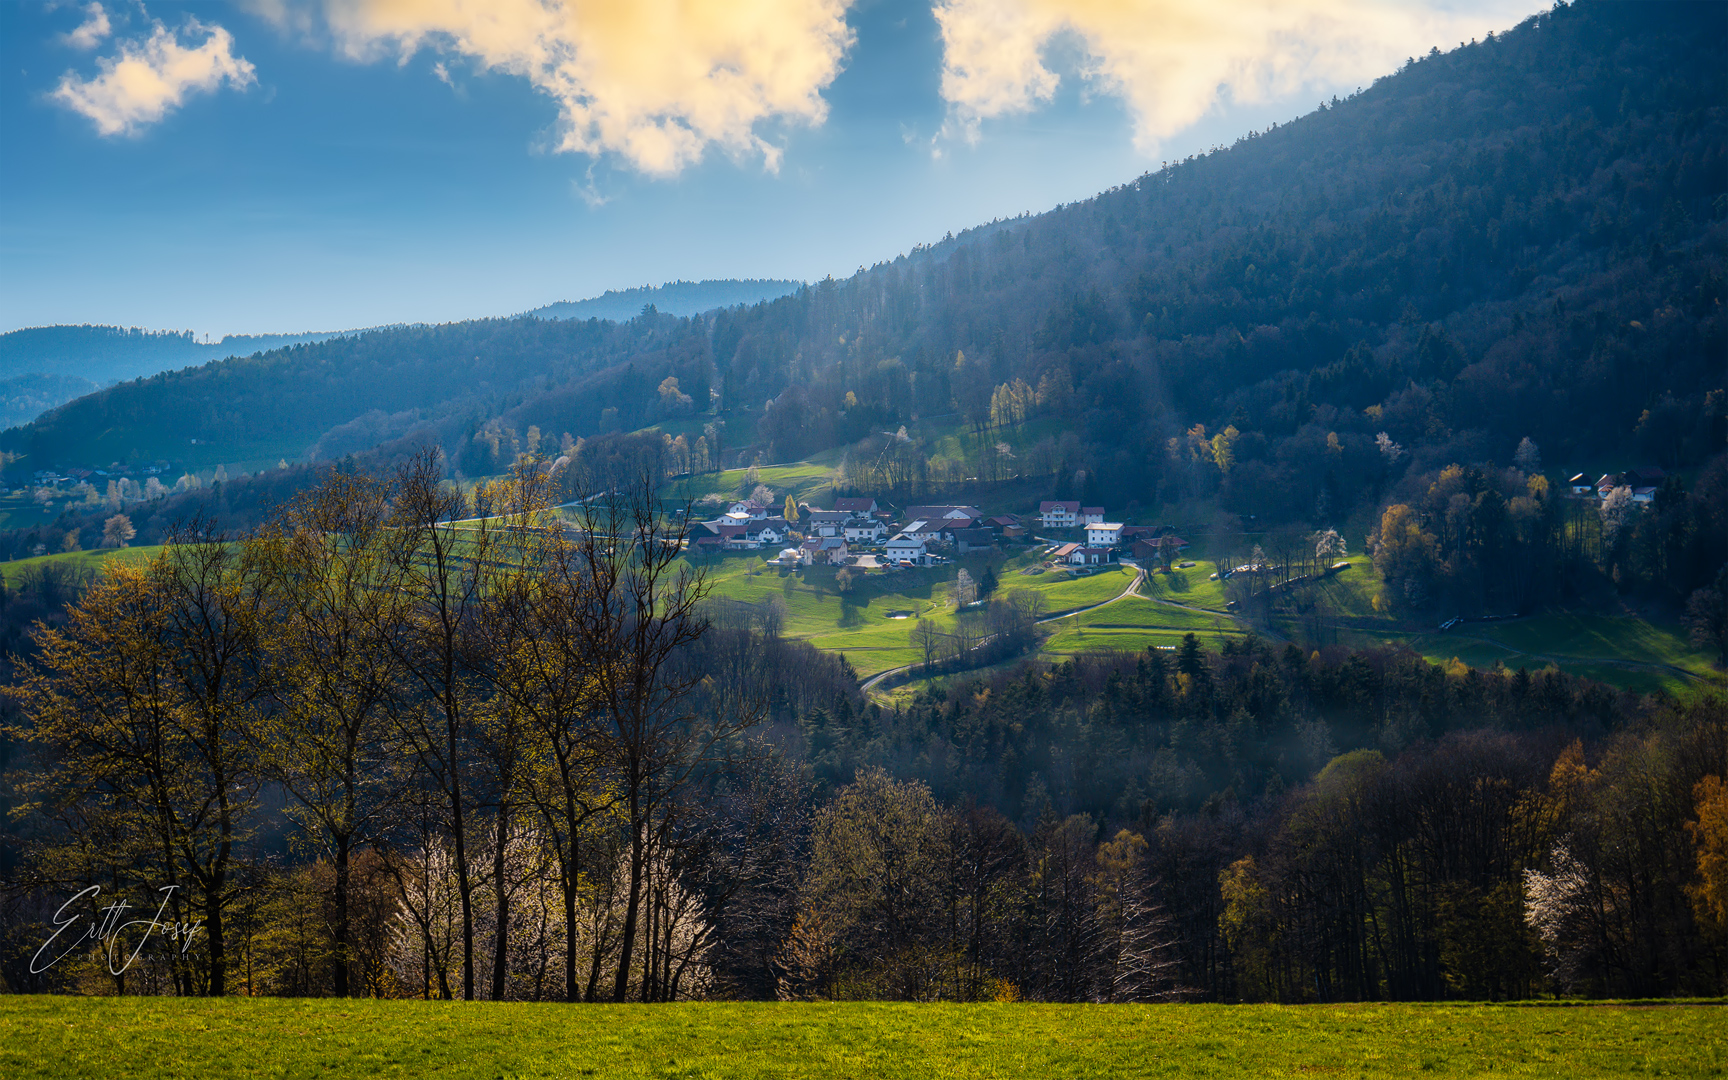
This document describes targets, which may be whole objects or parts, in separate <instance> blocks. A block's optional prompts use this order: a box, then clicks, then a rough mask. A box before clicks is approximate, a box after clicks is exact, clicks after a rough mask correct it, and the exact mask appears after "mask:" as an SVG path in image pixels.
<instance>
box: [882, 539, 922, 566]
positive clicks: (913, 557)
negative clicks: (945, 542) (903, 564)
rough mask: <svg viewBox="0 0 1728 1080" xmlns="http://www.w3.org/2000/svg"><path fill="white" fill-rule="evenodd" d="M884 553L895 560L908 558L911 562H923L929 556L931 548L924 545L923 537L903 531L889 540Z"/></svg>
mask: <svg viewBox="0 0 1728 1080" xmlns="http://www.w3.org/2000/svg"><path fill="white" fill-rule="evenodd" d="M884 554H885V556H886V557H887V558H888V559H890V560H891V561H895V562H898V561H899V560H901V559H906V560H908V561H910V562H915V563H921V562H923V561H924V560H925V559H926V558H927V557H928V556H929V549H927V548H926V547H925V546H924V538H923V537H921V536H915V535H913V534H912V533H909V532H903V533H901V534H900V535H899V536H896V537H894V538H893V539H892V540H890V541H888V543H887V545H886V547H885V549H884Z"/></svg>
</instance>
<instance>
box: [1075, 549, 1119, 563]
mask: <svg viewBox="0 0 1728 1080" xmlns="http://www.w3.org/2000/svg"><path fill="white" fill-rule="evenodd" d="M1115 558H1116V552H1115V550H1114V549H1112V548H1103V547H1079V546H1076V547H1075V549H1074V550H1073V551H1072V552H1070V553H1069V555H1068V565H1069V566H1104V565H1106V564H1107V563H1109V562H1111V561H1112V560H1114V559H1115Z"/></svg>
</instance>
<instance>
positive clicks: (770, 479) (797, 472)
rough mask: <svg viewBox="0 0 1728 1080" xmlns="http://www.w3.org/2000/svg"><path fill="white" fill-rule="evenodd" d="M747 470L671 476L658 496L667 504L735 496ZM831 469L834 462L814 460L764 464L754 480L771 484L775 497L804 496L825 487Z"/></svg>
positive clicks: (744, 492)
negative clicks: (704, 497) (708, 496)
mask: <svg viewBox="0 0 1728 1080" xmlns="http://www.w3.org/2000/svg"><path fill="white" fill-rule="evenodd" d="M747 471H748V470H746V469H727V470H726V471H725V472H715V473H701V474H700V475H697V476H687V477H682V478H680V479H677V480H671V481H668V482H667V483H666V484H665V486H663V487H662V488H661V489H660V497H661V498H662V499H664V500H666V501H667V502H668V503H669V504H671V505H682V504H683V503H684V502H685V501H686V500H688V501H690V502H695V501H697V500H699V499H701V498H702V497H703V496H704V495H715V494H718V495H725V496H727V497H729V498H730V497H739V493H740V491H741V489H742V488H743V487H744V474H745V473H746V472H747ZM835 472H836V469H835V466H834V465H832V464H822V463H819V462H816V461H799V462H794V463H791V464H786V465H764V466H762V467H761V468H759V469H758V470H757V471H756V474H757V475H756V482H757V483H758V484H767V485H768V486H769V487H771V488H773V489H774V493H775V496H776V498H778V499H780V500H781V501H784V500H785V498H786V496H787V495H789V494H790V495H792V496H795V497H796V498H798V499H799V500H804V499H807V498H808V497H809V496H811V495H812V494H815V493H816V492H819V491H824V490H826V489H827V488H828V487H829V486H830V485H831V484H832V483H833V482H834V474H835ZM749 494H750V492H749V491H743V493H742V497H748V496H749Z"/></svg>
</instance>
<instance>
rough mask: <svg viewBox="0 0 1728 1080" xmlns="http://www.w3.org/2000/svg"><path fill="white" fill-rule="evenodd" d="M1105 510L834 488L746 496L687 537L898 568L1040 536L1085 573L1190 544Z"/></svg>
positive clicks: (796, 559) (817, 560) (695, 543)
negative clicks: (1014, 508) (830, 496)
mask: <svg viewBox="0 0 1728 1080" xmlns="http://www.w3.org/2000/svg"><path fill="white" fill-rule="evenodd" d="M776 511H778V512H776ZM1107 516H1108V515H1107V514H1106V512H1105V509H1104V507H1101V506H1082V505H1081V504H1080V503H1079V502H1078V501H1066V500H1045V501H1043V502H1040V503H1039V504H1038V508H1037V510H1036V511H1035V512H1033V513H1027V514H1022V515H1015V514H997V515H991V516H986V515H985V514H984V511H982V510H980V509H979V508H978V507H976V506H907V507H904V508H903V509H901V510H899V511H894V510H891V509H887V508H884V507H883V506H882V505H880V504H879V503H877V501H876V500H875V499H874V498H871V497H869V496H862V497H836V498H835V499H834V500H833V506H832V507H831V508H829V509H821V508H818V507H814V506H812V505H811V504H810V503H808V502H796V501H794V500H792V499H790V498H789V499H788V500H787V501H786V503H785V504H784V505H783V506H781V507H772V506H770V505H768V504H766V503H765V502H763V501H760V500H758V499H753V498H746V499H739V500H737V501H735V502H733V503H732V504H731V505H730V506H728V507H727V509H726V512H725V513H723V514H721V515H720V516H718V517H716V518H713V519H712V520H708V521H700V522H696V523H694V524H693V525H692V526H691V533H690V547H691V550H692V551H693V552H694V553H697V554H717V553H721V552H738V551H773V552H775V554H774V555H773V556H772V557H771V558H768V559H767V560H766V561H767V563H768V564H769V565H771V566H778V567H782V568H790V567H798V566H833V567H841V566H850V567H853V568H855V569H861V570H882V571H887V572H892V571H895V570H899V569H909V568H911V567H915V566H938V565H941V564H943V563H945V562H948V561H951V560H952V559H953V558H955V557H956V556H964V555H970V554H973V553H975V552H988V551H990V550H992V549H1006V548H1010V547H1019V548H1029V547H1031V546H1033V545H1036V544H1040V543H1043V544H1045V545H1047V552H1046V554H1047V559H1046V561H1047V563H1048V564H1049V565H1052V566H1065V567H1069V568H1072V569H1073V570H1074V571H1075V572H1076V573H1082V574H1083V573H1087V572H1089V571H1091V570H1093V569H1096V568H1099V567H1104V566H1108V565H1110V564H1112V563H1115V562H1117V561H1119V560H1121V559H1123V558H1128V559H1134V560H1137V561H1139V562H1141V563H1142V564H1144V565H1153V564H1154V563H1155V562H1161V563H1162V564H1164V565H1165V566H1168V565H1169V564H1170V563H1171V561H1172V560H1173V559H1175V558H1176V557H1177V556H1179V555H1180V554H1181V552H1182V549H1184V548H1186V547H1187V546H1188V541H1186V540H1184V539H1183V538H1182V537H1180V536H1177V535H1176V534H1175V532H1174V530H1172V529H1171V528H1170V527H1169V526H1153V525H1125V524H1123V523H1122V522H1119V521H1108V520H1106V518H1107Z"/></svg>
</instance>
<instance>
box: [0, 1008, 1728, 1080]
mask: <svg viewBox="0 0 1728 1080" xmlns="http://www.w3.org/2000/svg"><path fill="white" fill-rule="evenodd" d="M1722 1020H1723V1015H1722V1010H1721V1009H1720V1008H1719V1007H1714V1006H1710V1005H1686V1006H1673V1007H1662V1008H1634V1007H1627V1006H1604V1007H1591V1008H1570V1009H1549V1008H1518V1007H1500V1006H1471V1005H1325V1006H1283V1007H1280V1006H1260V1005H1238V1006H1228V1005H907V1004H889V1003H870V1004H773V1003H765V1004H681V1005H648V1006H642V1005H634V1006H632V1005H623V1006H612V1005H588V1006H570V1005H546V1004H538V1005H531V1004H494V1003H489V1002H481V1003H466V1004H465V1003H452V1002H418V1001H364V1000H328V999H325V1000H309V999H276V1000H272V999H259V998H225V999H217V1000H205V999H176V998H68V997H47V996H9V997H5V998H0V1075H5V1076H8V1077H12V1078H15V1080H36V1078H54V1080H62V1078H64V1080H75V1078H81V1077H90V1078H100V1080H122V1078H140V1080H143V1078H163V1080H167V1078H181V1077H185V1078H192V1077H199V1078H202V1077H210V1076H222V1077H237V1078H266V1077H268V1078H277V1077H282V1078H292V1077H311V1076H320V1077H321V1076H375V1077H423V1076H438V1077H450V1078H469V1077H472V1078H482V1077H484V1078H493V1077H498V1078H519V1077H587V1076H593V1077H620V1078H624V1077H628V1078H648V1077H666V1078H673V1077H679V1078H684V1077H688V1078H697V1077H700V1078H704V1080H722V1078H757V1077H761V1078H792V1077H883V1078H889V1077H892V1078H904V1080H912V1078H925V1077H929V1078H950V1077H955V1078H971V1077H980V1078H982V1077H992V1078H997V1077H1023V1076H1040V1077H1042V1076H1049V1077H1063V1078H1082V1077H1084V1078H1100V1080H1102V1078H1106V1077H1108V1078H1128V1077H1167V1078H1171V1080H1187V1078H1201V1077H1207V1078H1211V1077H1238V1076H1260V1077H1313V1076H1350V1077H1366V1078H1378V1077H1401V1076H1409V1075H1412V1074H1422V1075H1427V1076H1435V1077H1448V1076H1452V1077H1464V1076H1495V1077H1536V1076H1542V1077H1551V1076H1566V1077H1577V1078H1592V1077H1624V1076H1634V1075H1643V1076H1663V1075H1667V1076H1677V1075H1683V1076H1712V1075H1722V1074H1723V1072H1724V1071H1725V1070H1728V1035H1725V1034H1724V1033H1725V1032H1728V1026H1724V1025H1723V1023H1722Z"/></svg>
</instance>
